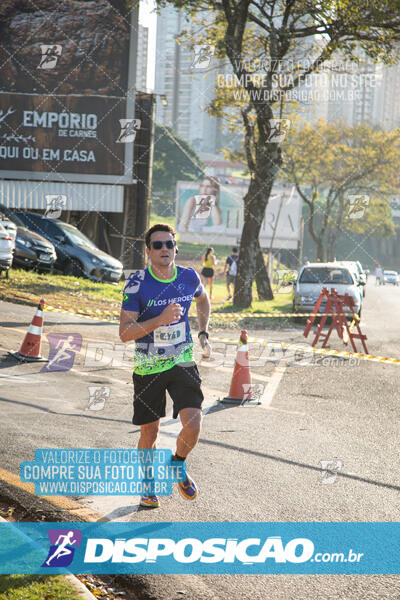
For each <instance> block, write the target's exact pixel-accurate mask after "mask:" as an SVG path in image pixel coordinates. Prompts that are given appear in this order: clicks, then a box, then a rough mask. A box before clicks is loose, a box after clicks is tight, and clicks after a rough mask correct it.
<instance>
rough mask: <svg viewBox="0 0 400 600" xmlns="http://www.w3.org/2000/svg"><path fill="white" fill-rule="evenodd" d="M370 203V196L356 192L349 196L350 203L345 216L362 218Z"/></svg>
mask: <svg viewBox="0 0 400 600" xmlns="http://www.w3.org/2000/svg"><path fill="white" fill-rule="evenodd" d="M368 205H369V196H367V195H365V194H354V195H351V196H349V205H348V207H347V214H345V217H346V218H348V219H362V218H363V216H364V214H365V211H366V209H367V206H368Z"/></svg>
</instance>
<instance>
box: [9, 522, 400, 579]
mask: <svg viewBox="0 0 400 600" xmlns="http://www.w3.org/2000/svg"><path fill="white" fill-rule="evenodd" d="M399 551H400V524H399V523H253V522H249V523H162V522H159V523H121V522H118V523H65V522H63V523H0V573H2V574H11V573H31V574H46V573H47V574H59V573H76V574H79V573H82V574H83V573H99V574H100V573H110V574H128V573H131V574H157V573H170V574H184V573H185V574H229V573H232V574H233V573H235V574H263V573H264V574H267V573H291V574H304V573H310V574H329V573H331V574H335V573H336V574H338V573H347V574H399V573H400V561H399Z"/></svg>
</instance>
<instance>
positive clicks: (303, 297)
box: [293, 262, 362, 316]
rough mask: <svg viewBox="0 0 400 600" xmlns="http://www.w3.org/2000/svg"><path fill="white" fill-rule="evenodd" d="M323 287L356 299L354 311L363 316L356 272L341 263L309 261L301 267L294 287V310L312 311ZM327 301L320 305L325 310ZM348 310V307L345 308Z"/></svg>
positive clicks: (321, 310) (299, 311)
mask: <svg viewBox="0 0 400 600" xmlns="http://www.w3.org/2000/svg"><path fill="white" fill-rule="evenodd" d="M322 288H327V289H328V290H331V289H335V290H336V291H337V292H338V293H339V294H349V295H350V296H352V297H353V299H354V312H355V313H356V314H358V315H359V316H361V304H362V295H361V294H360V291H359V287H358V281H357V280H356V277H355V274H354V273H353V272H352V271H350V269H348V268H347V267H345V266H343V265H341V264H340V263H337V262H334V263H308V264H307V265H304V267H302V268H301V270H300V272H299V276H298V278H297V281H296V285H295V287H294V296H293V312H296V313H299V316H301V313H311V312H312V310H313V308H314V306H315V303H316V302H317V300H318V298H319V295H320V292H321V290H322ZM324 307H325V302H323V303H322V304H321V306H320V312H323V310H324ZM345 311H346V312H347V311H348V309H347V308H345Z"/></svg>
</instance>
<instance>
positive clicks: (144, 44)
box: [136, 25, 149, 92]
mask: <svg viewBox="0 0 400 600" xmlns="http://www.w3.org/2000/svg"><path fill="white" fill-rule="evenodd" d="M148 51H149V30H148V28H147V27H143V25H139V29H138V45H137V57H136V89H137V90H138V91H139V92H145V91H146V90H147V58H148Z"/></svg>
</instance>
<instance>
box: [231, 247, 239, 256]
mask: <svg viewBox="0 0 400 600" xmlns="http://www.w3.org/2000/svg"><path fill="white" fill-rule="evenodd" d="M237 251H238V249H237V248H236V246H233V248H232V252H234V253H235V254H237Z"/></svg>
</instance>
